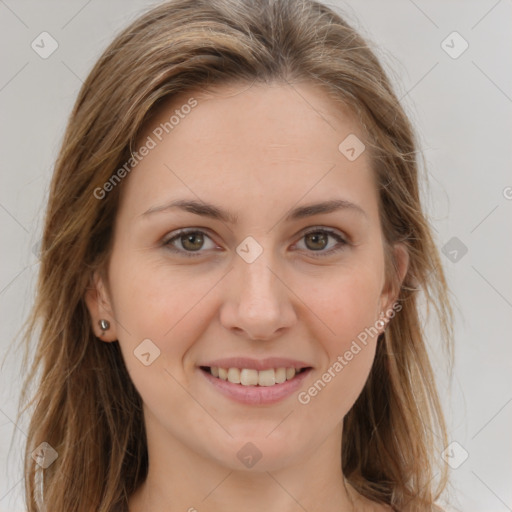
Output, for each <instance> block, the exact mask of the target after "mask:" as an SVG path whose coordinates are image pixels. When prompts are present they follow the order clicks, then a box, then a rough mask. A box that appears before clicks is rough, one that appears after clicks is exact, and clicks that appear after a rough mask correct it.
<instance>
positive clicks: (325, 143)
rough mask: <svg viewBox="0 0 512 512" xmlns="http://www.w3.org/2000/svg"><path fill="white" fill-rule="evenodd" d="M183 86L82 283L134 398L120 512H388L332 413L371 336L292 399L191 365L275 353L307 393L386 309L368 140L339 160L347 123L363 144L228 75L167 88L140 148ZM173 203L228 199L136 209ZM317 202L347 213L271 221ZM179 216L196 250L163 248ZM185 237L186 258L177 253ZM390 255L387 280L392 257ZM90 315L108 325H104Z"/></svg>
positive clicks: (301, 99)
mask: <svg viewBox="0 0 512 512" xmlns="http://www.w3.org/2000/svg"><path fill="white" fill-rule="evenodd" d="M191 96H193V97H194V98H195V99H197V101H198V105H197V106H196V107H195V108H194V109H193V110H192V111H191V112H190V114H188V115H187V116H186V117H185V118H184V119H180V122H179V124H178V125H177V126H175V128H174V129H173V131H172V132H171V133H170V134H169V135H166V136H165V137H164V138H163V140H162V141H161V142H159V143H158V145H157V146H156V147H155V148H154V149H152V150H151V151H150V152H149V154H148V155H147V156H146V157H145V158H144V159H143V160H142V161H141V162H140V163H139V164H137V166H136V167H135V168H134V170H133V171H132V172H131V174H130V175H129V177H128V178H126V179H125V182H124V183H123V187H124V190H123V193H122V200H121V204H120V209H119V211H118V213H117V217H116V222H115V230H114V240H113V249H112V253H111V257H110V260H109V265H108V268H107V269H106V272H104V273H103V274H100V273H96V274H95V277H94V288H93V289H91V290H90V291H89V292H88V293H87V304H88V307H89V310H90V313H91V318H92V321H93V324H94V327H95V329H96V331H97V335H98V337H100V338H101V339H102V340H103V341H104V342H113V341H115V340H118V341H119V344H120V346H121V350H122V353H123V357H124V359H125V361H126V365H127V368H128V371H129V374H130V376H131V378H132V380H133V382H134V384H135V386H136V388H137V389H138V391H139V393H140V395H141V397H142V400H143V403H144V420H145V425H146V431H147V438H148V452H149V461H150V462H149V473H148V478H147V480H146V481H145V483H144V484H143V485H142V486H141V487H140V488H139V490H138V491H137V492H136V493H135V494H134V495H133V496H132V497H131V499H130V502H129V507H130V512H143V511H147V510H151V511H152V512H161V511H162V512H163V511H166V512H168V511H169V510H182V511H186V510H194V509H195V510H197V511H199V512H201V511H219V510H222V511H224V512H231V511H233V512H234V511H239V510H246V511H249V512H256V511H261V510H266V511H269V512H273V511H276V512H277V511H279V512H283V511H284V512H288V511H289V512H291V511H299V510H300V511H303V510H307V511H308V512H313V511H317V510H318V511H319V510H322V511H324V512H325V511H332V512H334V511H336V512H339V511H340V510H343V511H351V510H374V511H376V510H390V509H388V508H384V507H382V506H379V505H377V504H374V503H373V502H370V501H369V500H367V499H365V498H363V497H362V496H358V495H357V493H356V492H355V491H354V490H353V489H352V488H351V487H350V486H349V485H348V484H345V483H344V480H343V475H342V471H341V464H340V453H341V438H342V420H343V417H344V416H345V415H346V413H347V412H348V411H349V410H350V408H351V407H352V405H353V403H354V402H355V400H356V399H357V397H358V395H359V394H360V392H361V390H362V388H363V386H364V383H365V381H366V380H367V377H368V374H369V371H370V369H371V365H372V363H373V359H374V355H375V348H376V343H377V336H374V337H373V338H372V337H370V338H369V339H368V343H367V345H366V346H365V347H364V348H363V349H362V350H361V351H360V352H359V353H358V354H357V355H356V356H355V357H354V358H353V359H352V360H351V361H350V362H349V364H347V365H346V366H345V367H344V368H343V370H342V371H341V372H339V373H337V374H336V377H335V378H333V379H332V380H331V382H329V383H328V384H327V385H326V386H325V388H324V389H323V390H322V391H321V392H319V393H318V394H317V395H316V396H315V397H314V398H312V399H311V401H310V402H309V403H308V404H306V405H303V404H301V403H299V401H298V399H297V393H293V394H292V395H291V396H289V397H287V398H285V399H284V400H282V401H280V402H278V403H276V404H273V405H256V406H255V405H246V404H240V403H237V402H234V401H232V400H231V399H229V398H227V397H225V396H223V395H221V394H220V393H219V392H218V391H217V390H216V389H215V388H214V387H213V386H212V385H211V383H209V382H208V381H207V380H206V379H205V378H204V376H203V375H202V374H201V370H199V369H198V368H197V365H198V364H200V363H201V362H204V361H206V360H212V359H214V358H220V357H229V356H247V357H252V358H256V359H262V358H265V357H270V356H276V357H279V356H280V357H291V358H294V359H299V360H302V361H306V362H308V363H309V365H310V366H312V367H313V370H312V371H311V372H310V374H309V375H308V376H307V379H306V380H305V382H304V383H303V385H302V387H301V389H300V390H299V391H303V390H307V389H308V388H309V387H310V386H311V385H312V384H313V383H314V382H315V381H317V380H318V379H319V378H320V377H321V376H322V374H323V373H324V372H325V371H326V370H327V369H328V368H329V367H332V364H333V362H334V361H336V359H337V358H338V356H340V355H343V354H344V353H345V352H346V351H347V350H348V349H349V348H350V346H351V343H352V342H353V340H355V339H356V338H357V336H358V334H359V333H361V332H362V331H364V329H365V328H367V327H370V326H374V325H375V322H376V321H377V320H378V319H379V314H380V313H381V312H382V311H384V312H385V311H386V310H389V308H391V306H392V304H393V302H394V301H395V299H396V294H395V293H394V291H393V290H396V288H393V287H392V286H391V282H390V281H389V280H388V279H386V275H385V272H384V246H383V235H382V231H381V227H380V222H379V216H378V195H377V189H376V186H375V181H374V176H373V174H372V171H371V169H370V160H369V152H368V151H364V152H363V153H362V154H361V155H360V156H359V157H358V158H357V159H356V160H355V161H353V162H351V161H349V160H348V159H347V158H346V157H345V156H344V155H343V154H342V153H341V152H340V151H339V150H338V146H339V144H340V142H341V141H343V140H344V139H345V138H346V137H347V136H348V135H349V134H356V135H357V136H358V137H359V138H360V139H361V140H364V136H363V134H362V131H361V128H360V126H359V124H358V122H357V121H356V119H355V118H354V116H352V115H351V114H350V112H348V111H344V110H342V109H340V108H339V106H336V105H334V104H333V103H332V102H331V100H329V98H328V97H327V96H326V94H325V92H323V91H322V90H321V89H319V88H318V86H316V85H314V84H308V83H303V84H300V85H299V84H297V85H295V86H294V87H293V88H292V87H290V86H289V85H286V84H284V85H283V84H277V83H276V84H272V85H259V84H253V85H247V84H235V85H230V86H227V85H223V86H220V87H216V88H215V89H210V90H209V91H208V92H205V91H203V92H201V91H195V92H193V93H192V92H191V93H188V94H186V95H182V96H181V97H177V98H173V100H172V102H170V103H167V104H166V105H164V106H163V107H162V108H161V110H160V111H159V112H158V113H157V116H156V117H155V118H154V119H152V120H151V123H150V125H149V126H148V128H147V131H146V133H145V134H143V136H142V137H141V144H142V143H143V142H144V141H145V140H146V138H147V136H148V135H151V133H152V130H153V129H154V128H155V127H156V126H158V125H159V123H161V122H165V121H167V120H168V119H169V117H170V116H171V115H172V114H173V112H174V110H175V109H176V108H180V106H181V105H183V104H185V103H186V102H187V100H188V99H189V98H190V97H191ZM137 147H139V146H137ZM329 170H330V172H329ZM182 198H184V199H196V200H197V199H200V200H201V201H206V202H209V203H214V204H215V205H218V206H219V207H221V208H223V209H229V210H230V211H231V212H233V213H234V214H236V215H237V217H238V222H237V223H236V224H229V223H225V222H223V221H220V220H216V219H212V218H207V217H202V216H199V215H196V214H193V213H190V212H186V211H182V210H179V209H177V208H174V209H169V210H163V211H158V212H153V213H150V214H145V212H147V211H148V210H149V209H151V208H155V207H160V206H161V205H165V204H166V203H168V202H169V201H171V200H174V199H182ZM327 199H344V200H347V201H350V202H352V203H355V204H357V205H359V207H360V208H362V209H363V210H364V214H361V213H358V212H356V211H355V210H352V209H348V208H347V209H343V210H338V211H335V212H331V213H323V214H317V215H314V216H312V217H307V218H303V219H300V220H294V221H285V220H284V217H285V215H286V214H287V213H288V212H289V211H290V210H291V209H293V208H296V207H297V206H303V205H305V204H311V203H318V202H321V201H325V200H327ZM181 228H197V229H199V228H201V230H202V231H203V232H204V233H205V234H206V235H204V239H203V240H204V241H203V245H202V246H201V242H200V241H199V242H197V241H195V242H192V245H191V244H188V245H187V244H186V240H183V237H182V239H181V241H180V239H179V238H178V239H175V241H174V243H173V246H174V247H175V248H176V249H177V250H180V249H181V251H182V253H181V254H180V253H175V252H172V251H171V250H170V249H169V246H168V245H167V246H166V245H165V243H164V242H166V241H168V240H169V238H172V236H174V235H173V233H176V231H177V230H178V229H181ZM311 228H317V229H318V228H325V229H331V230H333V231H335V232H336V233H338V234H339V235H340V236H342V237H343V238H344V239H345V240H347V241H348V244H347V245H344V246H343V247H342V248H341V250H340V251H338V252H335V253H330V254H329V249H331V248H333V247H338V246H339V243H338V242H337V240H336V239H334V238H331V237H329V238H328V239H327V240H326V241H325V243H324V246H322V244H321V243H320V244H318V242H317V244H316V245H315V242H314V240H313V241H312V240H309V239H308V237H305V236H304V235H305V231H314V229H313V230H312V229H311ZM170 235H172V236H170ZM247 236H252V237H253V238H254V239H255V240H256V241H257V242H258V244H259V245H260V246H261V247H262V248H263V253H262V254H261V255H260V256H259V257H258V258H257V259H256V260H255V261H254V262H252V263H247V262H246V261H245V260H244V259H242V258H241V257H240V256H239V255H238V254H237V252H236V248H237V246H238V245H239V244H240V243H241V242H242V241H243V240H244V239H245V238H246V237H247ZM190 247H200V249H199V256H197V257H187V256H186V254H183V253H185V252H186V250H187V249H188V250H189V253H190V252H193V251H191V250H190ZM317 247H320V249H318V250H316V251H315V248H317ZM201 251H202V252H201ZM394 251H395V257H396V260H397V262H398V268H399V276H398V278H399V282H400V281H401V280H402V279H403V276H404V275H405V272H406V269H407V264H408V257H407V253H406V251H405V250H404V248H403V247H402V246H399V245H397V246H396V247H395V248H394ZM319 253H323V254H324V256H316V257H315V255H317V254H319ZM195 254H197V252H196V253H195ZM398 314H399V313H398ZM100 318H105V319H107V320H109V321H110V323H111V328H110V329H109V330H108V331H107V332H105V333H102V332H101V330H99V328H98V325H97V323H98V320H99V319H100ZM391 321H392V320H391ZM147 338H149V339H151V340H152V342H153V343H154V344H155V345H156V346H157V347H158V348H159V350H160V356H159V357H158V358H156V359H155V360H154V362H152V363H151V364H150V365H149V366H145V365H143V364H142V363H141V362H140V361H139V359H137V358H136V357H135V356H134V354H133V351H134V350H135V349H136V347H137V346H138V345H139V344H140V343H141V341H142V340H144V339H147ZM247 442H251V443H253V444H254V445H255V446H256V447H257V449H258V450H259V452H260V453H261V454H262V458H261V459H260V460H259V461H258V462H257V463H256V464H255V465H254V466H253V467H252V468H246V467H245V466H244V465H243V464H241V462H240V460H239V459H238V458H237V452H238V451H239V450H240V448H241V447H242V446H244V445H245V443H247Z"/></svg>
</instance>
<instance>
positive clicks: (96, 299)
mask: <svg viewBox="0 0 512 512" xmlns="http://www.w3.org/2000/svg"><path fill="white" fill-rule="evenodd" d="M85 303H86V304H87V309H88V310H89V314H90V317H91V322H92V328H93V331H94V334H95V335H96V337H97V338H100V339H101V340H102V341H106V342H110V341H116V340H117V334H116V323H115V319H114V314H113V310H112V304H111V299H110V297H109V294H108V292H107V287H106V286H105V282H104V279H103V278H102V277H101V276H100V275H99V274H98V272H95V273H94V275H93V277H92V279H91V284H90V286H89V288H87V290H86V292H85Z"/></svg>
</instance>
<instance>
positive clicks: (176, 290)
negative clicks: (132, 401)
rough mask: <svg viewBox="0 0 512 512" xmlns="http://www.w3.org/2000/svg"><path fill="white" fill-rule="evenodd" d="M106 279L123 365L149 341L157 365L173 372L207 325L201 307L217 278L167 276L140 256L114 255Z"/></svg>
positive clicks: (179, 272) (176, 272)
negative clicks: (154, 348)
mask: <svg viewBox="0 0 512 512" xmlns="http://www.w3.org/2000/svg"><path fill="white" fill-rule="evenodd" d="M109 276H110V283H111V289H112V295H113V306H114V314H115V317H116V320H117V322H118V323H119V324H120V326H121V327H120V328H119V330H118V337H119V342H120V345H121V348H122V350H123V353H125V354H126V355H127V356H128V361H127V365H128V366H129V365H130V357H129V356H130V353H131V355H133V351H134V350H135V349H136V348H137V346H138V345H139V344H140V343H141V342H142V341H143V340H145V339H150V340H151V341H152V342H153V343H154V344H155V345H156V346H157V347H158V349H159V350H160V357H159V363H160V365H162V366H163V363H166V366H167V363H169V364H170V365H171V366H173V367H176V366H177V363H179V362H180V361H181V360H182V359H183V356H184V354H185V353H186V351H187V350H188V348H189V347H190V346H191V345H192V343H193V340H195V339H197V338H199V337H200V331H201V329H204V325H207V324H208V322H209V320H210V318H209V317H208V314H209V310H206V307H205V305H206V304H207V302H208V301H207V296H208V293H209V292H211V290H212V289H213V288H214V287H215V285H216V284H217V283H218V280H219V275H218V273H217V274H214V273H212V272H206V271H203V272H202V271H200V270H199V269H198V270H197V271H196V272H195V271H194V270H193V269H190V268H188V269H186V268H185V267H182V268H179V267H177V268H175V269H173V271H172V272H170V271H169V269H168V268H166V267H165V266H164V264H162V263H161V262H159V263H155V262H152V261H151V260H148V259H147V258H144V257H143V255H141V256H140V257H132V258H128V257H124V256H120V255H116V254H113V255H112V260H111V268H110V273H109ZM199 318H200V321H199Z"/></svg>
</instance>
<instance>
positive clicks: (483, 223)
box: [0, 0, 512, 512]
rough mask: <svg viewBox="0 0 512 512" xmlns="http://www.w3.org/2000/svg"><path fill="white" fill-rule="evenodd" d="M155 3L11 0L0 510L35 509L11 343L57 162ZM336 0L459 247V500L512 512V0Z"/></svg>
mask: <svg viewBox="0 0 512 512" xmlns="http://www.w3.org/2000/svg"><path fill="white" fill-rule="evenodd" d="M153 3H154V2H149V1H144V0H137V1H135V0H131V1H126V0H124V1H121V0H116V1H108V2H106V1H103V2H100V1H99V0H89V1H86V0H72V1H66V2H64V1H58V2H57V1H48V0H46V1H40V0H39V1H38V0H19V1H16V0H0V39H1V41H0V44H1V47H2V50H3V51H2V66H1V70H0V112H1V116H2V123H1V126H0V130H1V132H0V144H1V150H2V159H1V171H0V180H1V181H0V229H1V240H2V253H1V266H0V314H1V321H0V357H1V358H2V365H1V366H0V512H7V511H9V512H16V511H21V510H23V500H22V497H21V496H22V481H21V476H22V469H21V462H20V461H21V458H20V457H21V451H20V450H21V446H22V443H23V441H24V439H25V434H24V432H25V431H26V424H27V418H26V417H23V418H22V419H21V420H20V421H19V422H18V423H17V425H15V419H16V411H17V399H18V394H19V389H20V370H19V361H20V354H19V352H17V351H16V349H15V345H14V339H15V336H16V333H17V330H18V329H19V327H20V325H21V324H22V322H23V320H24V318H25V317H26V315H27V313H28V311H29V308H30V305H31V303H32V297H33V287H34V284H35V278H36V275H37V271H38V259H37V250H35V249H34V246H37V243H38V240H39V238H40V232H41V231H40V230H41V225H42V214H43V211H44V201H45V198H46V195H47V191H48V184H49V180H50V176H51V171H52V166H53V162H54V160H55V157H56V155H57V151H58V148H59V144H60V141H61V137H62V135H63V131H64V127H65V123H66V119H67V116H68V114H69V112H70V110H71V107H72V104H73V102H74V99H75V97H76V94H77V92H78V89H79V87H80V86H81V83H82V81H83V80H84V79H85V77H86V76H87V73H88V71H89V70H90V69H91V67H92V65H93V63H94V62H95V60H96V59H97V57H98V56H99V54H100V52H101V51H102V50H103V49H104V48H105V46H106V45H107V43H108V42H109V41H110V40H111V39H112V37H113V34H114V33H115V32H116V31H118V30H119V29H120V28H122V27H123V26H125V25H126V24H127V23H128V22H129V21H131V20H133V19H134V18H136V17H137V15H138V14H139V13H140V12H142V11H143V10H144V9H145V8H147V7H149V6H150V5H152V4H153ZM331 5H334V6H336V7H339V8H341V9H342V10H343V11H344V13H345V16H346V18H347V20H348V21H349V22H351V23H352V24H353V25H355V26H356V27H357V28H358V29H359V30H360V31H361V32H362V33H363V35H365V36H366V37H368V38H369V39H370V40H371V41H373V42H374V43H375V44H376V46H377V48H378V50H377V51H378V55H379V57H380V58H381V59H382V61H383V63H384V64H385V66H386V68H387V69H388V70H389V72H390V73H391V76H392V79H393V80H394V82H395V83H396V88H397V90H398V94H399V96H401V97H402V101H403V103H404V105H405V107H406V108H407V111H408V113H409V114H410V116H411V118H412V120H413V122H414V124H415V125H416V127H417V130H418V132H419V135H420V142H421V144H422V147H423V150H424V155H425V159H426V162H427V168H428V176H429V188H426V187H425V191H424V200H425V206H426V208H427V210H428V212H429V215H430V218H431V221H432V223H433V227H434V229H435V234H436V241H437V243H438V245H439V247H440V248H443V247H446V249H445V252H446V253H447V255H443V262H444V264H445V266H446V271H447V274H448V278H449V283H450V286H451V289H452V291H453V294H454V296H455V298H456V323H455V337H456V354H455V356H456V364H455V368H454V376H453V380H452V382H451V387H450V382H449V381H448V379H447V378H446V377H445V376H444V373H443V372H442V370H441V369H442V367H443V354H442V352H441V351H440V350H439V347H438V345H437V343H436V341H435V340H436V336H435V330H434V329H432V334H433V336H432V337H431V339H432V342H431V347H430V350H431V353H432V358H433V363H434V365H435V366H436V368H439V370H438V373H439V383H440V389H441V393H442V395H443V400H444V403H445V408H446V411H447V413H448V420H449V424H450V441H453V442H455V443H457V444H455V445H452V446H451V447H450V449H449V450H448V452H447V453H448V458H449V460H450V461H451V463H452V465H453V466H454V467H455V466H458V467H457V468H456V469H454V470H453V472H452V483H453V485H452V490H451V492H450V494H449V495H447V498H448V499H450V500H451V506H449V507H447V510H450V511H452V510H463V511H472V512H479V511H482V512H484V511H485V512H490V511H496V512H505V511H507V510H509V511H510V510H512V486H511V485H510V482H511V481H512V468H511V462H510V461H511V458H512V457H511V456H512V436H511V435H510V432H511V431H512V428H511V427H512V403H511V402H512V386H511V381H512V357H511V356H512V344H511V341H512V340H511V336H510V325H509V322H510V319H511V318H512V273H511V271H510V267H509V265H510V262H511V261H512V241H511V236H510V235H511V233H512V230H511V227H512V226H511V224H512V222H511V220H512V172H511V165H510V164H511V160H512V152H511V146H512V139H511V132H512V129H511V128H512V126H511V125H512V116H511V115H510V114H511V111H512V67H511V66H510V62H511V58H510V57H511V56H510V53H511V52H510V50H511V43H512V30H511V28H512V26H511V25H512V23H511V20H512V1H511V0H500V1H496V0H480V1H467V0H464V1H462V0H459V1H455V0H453V1H450V2H446V1H442V0H429V1H427V0H414V1H412V0H393V1H391V0H388V1H386V2H383V1H377V0H373V1H372V0H364V1H361V0H359V1H357V2H355V1H351V2H348V1H337V2H331ZM43 31H47V32H49V33H50V34H51V35H52V37H53V38H54V39H55V40H56V41H57V42H58V45H59V46H58V48H57V50H56V51H55V52H54V53H53V54H52V55H51V56H49V57H48V58H47V59H42V58H41V57H40V56H39V55H38V54H37V53H36V52H35V51H34V50H33V49H32V48H31V43H32V41H33V40H35V39H36V38H37V36H39V34H40V33H41V32H43ZM454 31H457V32H458V33H459V34H460V35H461V36H462V38H463V39H464V40H465V41H467V43H468V44H469V47H468V49H467V50H466V51H465V52H464V53H462V54H461V55H459V56H457V58H453V56H454V55H455V54H456V53H459V52H460V50H461V49H463V44H464V42H463V40H462V39H460V38H459V39H458V36H450V37H448V36H449V35H450V34H452V32H454ZM447 37H448V39H447ZM445 40H446V42H445V43H444V44H442V42H443V41H445ZM36 41H40V39H36ZM443 47H444V49H443ZM450 47H451V48H450ZM46 48H48V46H46ZM445 49H446V50H448V51H449V52H451V53H452V56H450V55H449V54H448V53H446V51H445ZM453 237H456V240H455V241H454V240H452V241H451V242H449V241H450V240H451V239H452V238H453ZM447 243H448V244H449V245H448V246H446V244H447ZM454 244H455V245H454ZM464 247H466V248H467V253H466V254H463V249H464ZM461 249H462V250H461ZM454 250H455V251H457V253H456V254H455V253H454V252H453V251H454ZM450 253H451V254H450ZM455 256H456V259H455V260H454V257H455ZM13 433H15V436H14V439H13V438H12V436H13ZM12 440H13V445H12V449H10V445H11V441H12ZM466 454H467V455H468V457H467V459H466V460H464V457H466ZM439 456H442V455H441V454H440V455H439Z"/></svg>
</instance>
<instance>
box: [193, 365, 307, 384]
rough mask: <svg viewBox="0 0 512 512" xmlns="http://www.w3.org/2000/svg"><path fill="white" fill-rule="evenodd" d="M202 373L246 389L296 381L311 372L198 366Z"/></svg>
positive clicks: (286, 368)
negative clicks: (300, 376)
mask: <svg viewBox="0 0 512 512" xmlns="http://www.w3.org/2000/svg"><path fill="white" fill-rule="evenodd" d="M199 368H200V369H201V370H202V371H203V372H204V373H206V374H208V375H210V376H212V377H213V378H215V379H218V380H221V381H226V382H229V383H231V384H238V385H240V386H246V387H273V386H279V385H281V384H284V383H286V382H288V381H292V380H294V379H297V378H298V376H299V375H301V374H303V373H305V372H308V371H309V370H311V367H310V366H306V367H302V368H293V367H278V368H267V369H264V370H256V369H254V368H234V367H230V368H222V367H219V366H200V367H199Z"/></svg>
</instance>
